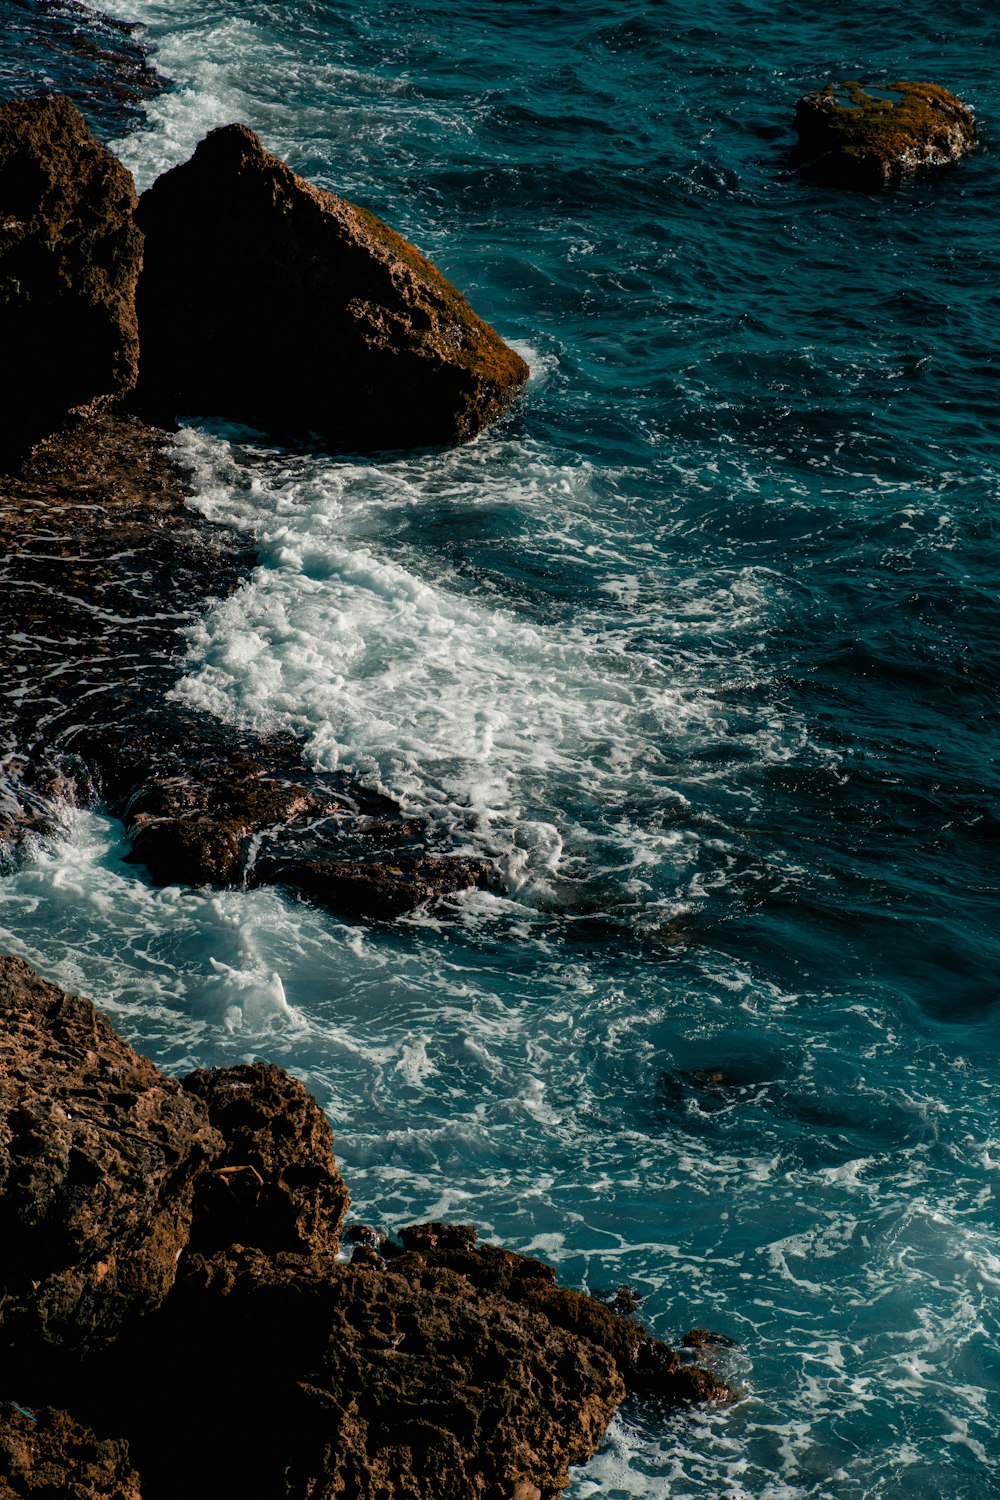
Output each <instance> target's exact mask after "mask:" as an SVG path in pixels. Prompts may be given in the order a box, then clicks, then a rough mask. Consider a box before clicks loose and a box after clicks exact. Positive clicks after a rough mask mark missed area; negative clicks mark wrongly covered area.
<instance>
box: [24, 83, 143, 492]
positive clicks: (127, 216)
mask: <svg viewBox="0 0 1000 1500" xmlns="http://www.w3.org/2000/svg"><path fill="white" fill-rule="evenodd" d="M136 202H137V200H136V195H135V188H134V185H133V182H132V178H131V176H130V174H129V173H128V172H127V171H126V170H125V168H124V167H123V166H122V165H121V163H120V162H118V161H116V160H115V158H114V157H113V156H112V155H111V154H110V152H108V151H106V150H105V149H104V147H103V146H99V145H98V144H97V142H96V141H95V140H94V139H93V137H92V136H91V134H90V131H89V130H88V128H87V125H86V123H85V121H84V119H83V116H82V115H81V114H80V112H79V110H77V109H76V107H75V106H74V105H72V104H71V103H70V102H69V100H68V99H62V98H57V97H55V96H47V97H45V98H42V99H17V100H14V101H12V102H10V103H8V104H3V105H0V348H2V349H3V355H4V375H5V381H4V401H3V406H2V409H0V461H2V462H10V461H11V459H12V457H13V456H15V455H18V454H20V453H22V452H24V451H26V449H27V447H28V446H29V444H30V443H31V442H33V441H34V440H35V439H37V438H38V437H40V436H41V435H42V434H44V433H46V432H50V431H52V429H53V428H54V427H56V426H57V425H58V423H59V422H60V421H61V420H62V418H63V417H64V416H65V414H66V412H67V410H68V409H69V408H70V407H72V406H76V405H80V404H82V403H84V402H87V401H89V400H91V399H92V398H93V397H95V396H100V395H104V394H107V393H109V392H122V391H127V390H129V389H131V387H132V386H133V385H134V384H135V379H136V373H137V370H138V359H139V342H138V325H137V322H136V313H135V287H136V280H137V277H138V274H139V264H140V260H141V257H142V235H141V233H140V231H139V229H138V227H137V225H136V224H135V221H134V219H133V210H134V208H135V206H136Z"/></svg>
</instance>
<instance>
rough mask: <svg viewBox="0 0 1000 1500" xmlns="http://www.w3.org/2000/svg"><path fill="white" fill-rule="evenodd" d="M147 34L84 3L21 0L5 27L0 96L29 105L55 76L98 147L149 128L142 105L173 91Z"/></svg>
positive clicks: (0, 33) (8, 12) (9, 10)
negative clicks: (160, 70) (157, 66)
mask: <svg viewBox="0 0 1000 1500" xmlns="http://www.w3.org/2000/svg"><path fill="white" fill-rule="evenodd" d="M151 50H152V49H151V47H150V46H149V44H148V43H147V42H146V41H145V40H144V38H143V28H142V27H141V26H140V25H138V24H137V23H136V22H134V21H122V20H119V19H118V18H117V17H116V16H109V15H106V14H105V13H104V12H103V11H100V10H95V9H93V8H92V7H91V6H89V5H85V4H83V3H82V0H19V3H17V4H15V5H13V6H9V7H5V13H4V24H3V27H2V28H0V95H2V96H3V97H4V98H5V99H8V98H11V99H29V98H33V97H35V96H36V95H37V94H38V93H39V89H40V87H44V86H45V80H46V79H47V78H51V77H52V74H53V72H58V75H59V81H60V87H61V88H62V90H63V92H64V93H65V94H66V95H67V96H68V97H69V98H70V99H72V100H73V102H74V103H75V104H77V105H79V107H80V108H81V109H83V110H84V111H85V113H86V116H87V119H88V121H89V122H90V126H91V129H92V130H94V132H95V133H96V134H97V135H98V138H99V139H101V140H117V139H118V138H119V137H121V136H123V135H125V134H126V133H127V132H128V131H129V130H131V129H135V127H136V126H138V125H140V124H142V123H144V111H143V105H144V104H145V103H146V102H147V101H148V100H150V99H152V98H154V97H155V96H156V95H157V94H159V93H162V92H163V90H164V89H166V88H168V87H169V80H168V79H167V78H165V77H163V76H162V74H160V73H158V72H157V71H156V69H155V67H154V66H153V64H152V62H151V58H150V53H151Z"/></svg>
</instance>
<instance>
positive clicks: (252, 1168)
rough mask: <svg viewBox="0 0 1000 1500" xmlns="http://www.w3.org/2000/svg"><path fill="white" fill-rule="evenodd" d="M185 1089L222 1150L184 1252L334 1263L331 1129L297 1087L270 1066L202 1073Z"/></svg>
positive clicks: (336, 1177) (343, 1191) (337, 1207)
mask: <svg viewBox="0 0 1000 1500" xmlns="http://www.w3.org/2000/svg"><path fill="white" fill-rule="evenodd" d="M184 1087H185V1088H186V1089H188V1090H189V1091H190V1092H191V1093H192V1094H194V1095H195V1096H196V1097H197V1098H198V1099H200V1100H201V1102H202V1103H203V1104H204V1105H205V1107H206V1109H207V1110H208V1118H209V1120H210V1121H211V1123H212V1125H213V1126H214V1128H215V1129H216V1130H218V1131H219V1133H220V1134H221V1136H222V1137H223V1140H224V1141H225V1147H224V1149H223V1151H222V1152H221V1154H220V1155H219V1156H218V1157H217V1158H216V1160H215V1163H214V1165H213V1167H212V1170H211V1172H208V1173H203V1174H202V1176H201V1179H200V1181H199V1184H198V1192H197V1196H196V1199H195V1208H194V1222H193V1224H192V1229H191V1239H190V1241H189V1246H190V1248H191V1249H192V1250H195V1249H196V1250H199V1251H202V1252H205V1253H211V1252H212V1251H214V1250H219V1249H223V1248H225V1247H226V1246H227V1245H234V1244H238V1245H248V1246H252V1247H254V1248H256V1249H258V1250H266V1251H268V1252H272V1253H273V1252H277V1251H281V1250H288V1251H294V1252H298V1253H300V1254H302V1255H310V1254H313V1253H314V1252H316V1251H321V1252H322V1253H324V1254H332V1253H333V1252H334V1251H336V1249H337V1247H338V1246H339V1244H340V1226H341V1224H342V1223H343V1219H344V1214H345V1213H346V1211H347V1206H348V1202H349V1199H348V1194H347V1188H346V1187H345V1186H344V1179H343V1178H342V1177H341V1175H340V1173H339V1172H338V1170H337V1163H336V1162H335V1160H334V1156H333V1137H332V1136H331V1134H330V1125H329V1122H328V1120H327V1118H326V1116H325V1115H324V1114H323V1111H322V1110H321V1109H320V1107H319V1105H318V1104H317V1103H316V1101H315V1099H314V1098H313V1097H312V1095H311V1094H307V1093H306V1091H305V1089H304V1088H303V1086H302V1084H301V1083H299V1081H298V1079H297V1078H291V1077H289V1075H288V1074H287V1073H286V1072H284V1070H283V1069H282V1068H276V1067H275V1066H274V1065H273V1064H271V1063H247V1064H244V1065H243V1066H240V1067H234V1068H215V1069H212V1070H204V1069H203V1070H200V1071H198V1072H197V1073H192V1074H190V1075H189V1076H188V1077H187V1078H185V1079H184Z"/></svg>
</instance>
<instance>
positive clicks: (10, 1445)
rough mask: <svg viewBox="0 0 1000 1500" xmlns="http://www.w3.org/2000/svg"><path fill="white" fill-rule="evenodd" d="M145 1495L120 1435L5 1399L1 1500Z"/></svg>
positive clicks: (0, 1432) (0, 1411) (0, 1413)
mask: <svg viewBox="0 0 1000 1500" xmlns="http://www.w3.org/2000/svg"><path fill="white" fill-rule="evenodd" d="M57 1497H58V1500H142V1497H141V1494H140V1490H139V1476H138V1474H137V1473H136V1471H135V1469H134V1468H133V1467H132V1464H131V1461H130V1459H129V1454H128V1445H127V1443H125V1442H124V1441H123V1440H122V1439H121V1438H100V1437H97V1436H96V1435H95V1434H94V1433H93V1432H91V1431H90V1430H89V1428H86V1427H83V1426H81V1425H80V1423H79V1422H75V1421H74V1420H73V1418H72V1417H71V1416H69V1415H68V1413H66V1412H64V1411H59V1410H56V1409H54V1408H52V1407H42V1408H40V1409H39V1410H38V1411H34V1412H32V1411H27V1410H25V1409H24V1408H23V1407H18V1406H15V1405H13V1404H12V1403H11V1402H9V1401H5V1402H0V1500H57Z"/></svg>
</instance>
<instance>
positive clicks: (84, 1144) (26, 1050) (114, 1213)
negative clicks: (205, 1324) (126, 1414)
mask: <svg viewBox="0 0 1000 1500" xmlns="http://www.w3.org/2000/svg"><path fill="white" fill-rule="evenodd" d="M0 1064H2V1066H0V1245H2V1246H3V1252H2V1255H0V1370H2V1371H5V1372H6V1375H5V1383H6V1388H7V1389H8V1390H9V1389H11V1385H10V1377H11V1374H12V1372H13V1373H14V1374H15V1375H16V1377H17V1378H18V1379H21V1380H25V1381H27V1379H28V1371H29V1369H30V1368H33V1367H35V1366H44V1364H45V1362H46V1360H48V1359H53V1358H55V1357H56V1353H55V1351H59V1350H65V1351H68V1352H69V1353H71V1354H73V1355H77V1354H82V1353H85V1352H87V1351H91V1350H94V1349H99V1348H101V1347H102V1346H103V1345H105V1344H107V1343H109V1342H111V1341H112V1340H113V1339H114V1338H116V1337H117V1335H118V1334H119V1333H120V1331H121V1329H122V1328H123V1327H124V1326H125V1325H126V1324H127V1323H128V1322H130V1321H131V1320H134V1319H135V1318H137V1317H138V1316H139V1315H141V1314H144V1313H147V1312H149V1311H151V1310H152V1309H153V1308H155V1307H157V1306H159V1304H160V1303H161V1302H162V1301H163V1299H164V1297H165V1296H166V1295H167V1293H168V1291H169V1290H170V1288H171V1286H172V1285H173V1281H174V1275H175V1272H176V1267H177V1258H178V1255H179V1254H180V1252H181V1251H182V1250H183V1248H184V1246H185V1245H186V1244H187V1240H188V1234H189V1231H190V1225H191V1203H192V1197H193V1193H194V1183H195V1178H196V1177H197V1176H198V1174H199V1173H200V1172H202V1170H203V1169H204V1167H205V1165H206V1163H207V1162H208V1161H209V1160H210V1159H211V1158H212V1157H213V1156H215V1155H216V1154H217V1153H218V1151H219V1150H220V1149H221V1147H222V1139H221V1137H220V1136H219V1135H218V1134H217V1133H216V1132H215V1131H214V1130H213V1129H212V1127H211V1126H210V1124H209V1122H208V1112H207V1110H206V1108H205V1106H204V1105H203V1104H202V1103H201V1102H200V1101H199V1100H198V1099H197V1098H196V1097H195V1096H194V1095H193V1094H191V1093H188V1092H186V1091H185V1090H184V1089H183V1088H181V1086H180V1084H178V1083H174V1082H172V1081H171V1080H170V1079H167V1078H164V1077H163V1075H162V1074H161V1073H160V1072H159V1070H158V1069H157V1068H155V1067H154V1066H153V1064H152V1063H151V1062H149V1061H148V1060H147V1059H146V1058H143V1057H139V1056H138V1055H137V1054H136V1053H135V1052H133V1050H132V1048H131V1047H130V1046H129V1045H128V1043H127V1042H124V1041H122V1039H121V1038H120V1037H119V1036H118V1035H117V1034H116V1033H115V1032H114V1030H113V1029H112V1027H111V1026H110V1025H109V1023H108V1022H107V1021H106V1020H105V1019H104V1017H103V1016H101V1015H99V1014H98V1012H97V1011H96V1010H95V1009H94V1006H93V1005H92V1004H91V1002H90V1001H89V1000H86V999H83V998H82V997H80V996H76V995H67V994H65V993H64V992H63V991H62V990H60V989H58V988H56V986H55V985H52V984H47V983H46V982H45V981H44V980H41V979H39V978H38V976H37V975H36V974H35V973H34V971H33V970H32V969H31V968H29V966H28V965H27V964H26V963H25V962H24V961H23V959H19V958H0Z"/></svg>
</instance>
